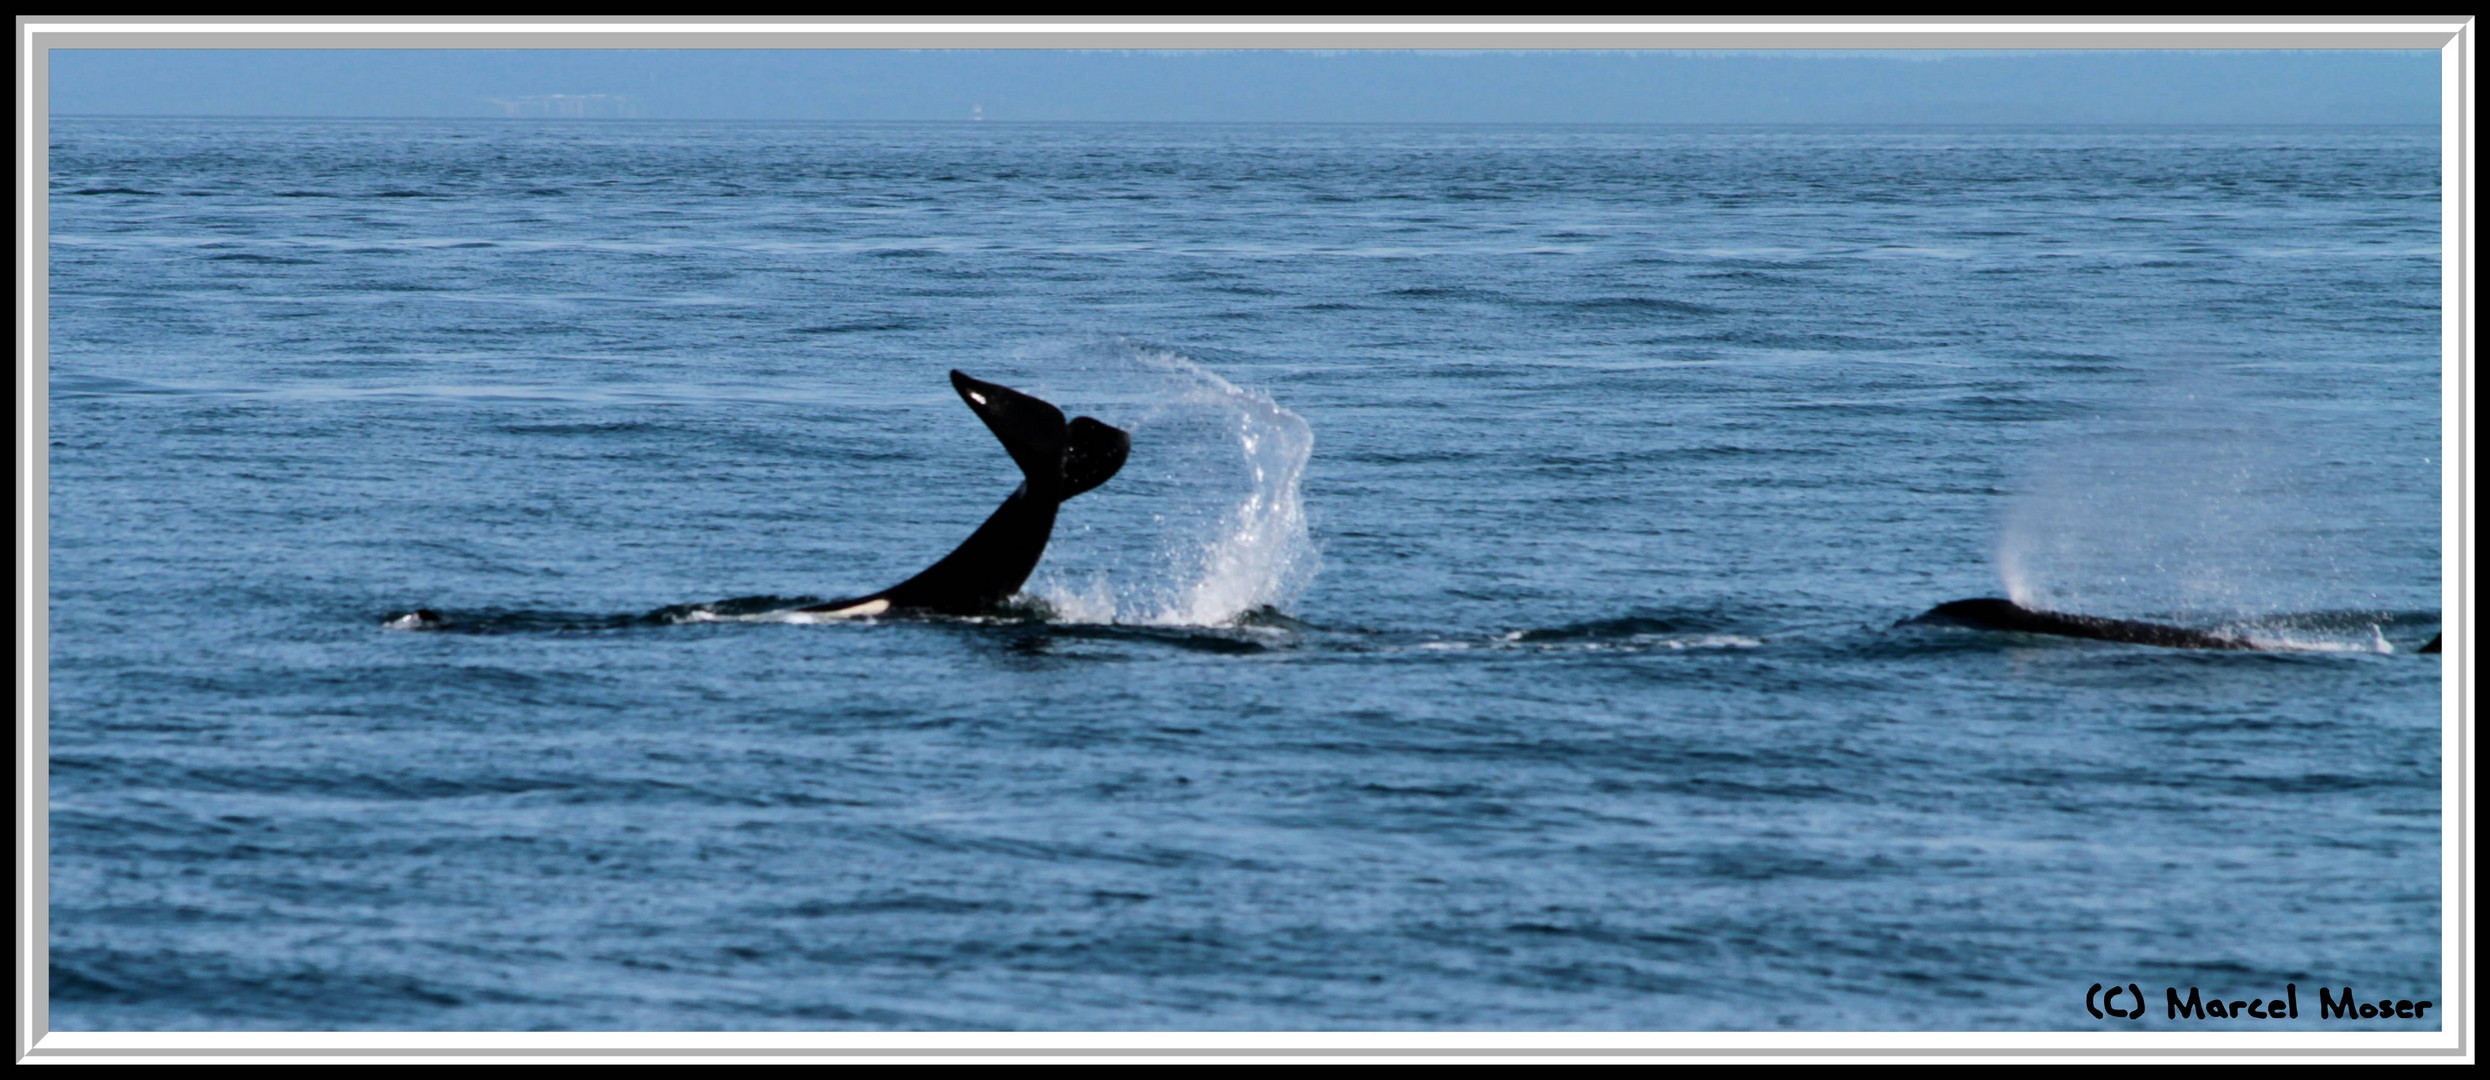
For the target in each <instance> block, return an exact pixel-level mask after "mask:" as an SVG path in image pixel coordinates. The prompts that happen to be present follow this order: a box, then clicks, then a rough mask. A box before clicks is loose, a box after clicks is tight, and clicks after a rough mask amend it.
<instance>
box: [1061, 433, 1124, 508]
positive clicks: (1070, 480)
mask: <svg viewBox="0 0 2490 1080" xmlns="http://www.w3.org/2000/svg"><path fill="white" fill-rule="evenodd" d="M1066 432H1067V435H1068V438H1067V440H1066V443H1065V446H1064V453H1063V484H1064V487H1063V497H1064V498H1067V499H1069V498H1071V497H1073V496H1075V495H1078V494H1080V493H1082V492H1084V491H1088V490H1089V489H1091V488H1094V487H1097V486H1098V485H1100V484H1103V483H1106V482H1107V481H1108V480H1109V479H1111V478H1113V477H1114V476H1115V473H1116V470H1118V469H1121V468H1123V467H1124V458H1125V457H1126V456H1127V455H1129V454H1131V453H1132V452H1133V437H1132V436H1130V435H1127V434H1125V433H1124V430H1123V429H1122V428H1116V427H1109V426H1107V425H1106V424H1102V423H1100V422H1098V421H1096V420H1092V419H1090V418H1089V417H1086V416H1083V417H1080V418H1077V419H1075V420H1073V421H1072V423H1071V425H1070V427H1069V428H1067V429H1066Z"/></svg>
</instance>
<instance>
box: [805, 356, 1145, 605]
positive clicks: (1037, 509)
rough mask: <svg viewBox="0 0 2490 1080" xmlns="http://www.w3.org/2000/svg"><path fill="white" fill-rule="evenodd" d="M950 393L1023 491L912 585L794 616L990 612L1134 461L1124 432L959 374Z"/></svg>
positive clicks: (954, 374) (903, 584)
mask: <svg viewBox="0 0 2490 1080" xmlns="http://www.w3.org/2000/svg"><path fill="white" fill-rule="evenodd" d="M951 386H952V389H955V390H957V391H959V393H960V400H962V401H965V402H967V403H968V407H969V409H970V411H972V412H975V413H976V414H977V418H978V419H980V420H983V421H985V422H986V427H987V429H988V430H991V431H993V432H994V437H995V438H997V439H1000V440H1002V442H1003V449H1004V450H1005V451H1007V452H1009V453H1010V454H1011V456H1012V460H1013V461H1014V462H1017V463H1019V465H1020V472H1021V475H1022V477H1023V479H1022V481H1021V484H1020V487H1019V488H1018V489H1017V490H1015V491H1013V492H1012V493H1011V497H1009V498H1007V499H1004V500H1003V505H1002V506H1001V507H999V508H997V509H996V510H995V511H994V514H993V516H991V517H988V518H987V519H986V523H985V524H983V525H980V526H978V527H977V531H976V532H974V533H970V534H969V537H968V539H967V540H966V541H965V542H963V543H961V544H960V546H959V548H958V549H956V550H954V551H952V552H951V554H949V555H945V556H943V557H942V560H941V561H940V562H937V563H935V564H934V565H932V566H929V567H926V568H925V569H924V570H923V571H922V572H920V573H918V574H917V575H916V576H915V577H912V578H909V579H908V580H906V581H902V582H900V583H899V584H897V585H893V586H891V587H890V588H887V589H884V590H882V591H881V592H878V593H874V594H872V595H870V596H859V597H854V598H851V599H847V600H832V601H830V602H828V603H824V604H814V605H812V606H810V607H803V608H797V609H795V610H797V611H800V612H805V613H808V614H814V615H820V616H823V617H826V618H850V617H864V616H871V615H881V614H885V613H891V612H913V613H920V614H935V615H976V614H980V613H983V612H987V611H992V610H993V609H994V608H995V606H996V605H998V604H1001V603H1002V602H1003V601H1005V600H1008V599H1010V598H1011V596H1012V594H1013V593H1016V592H1019V591H1020V586H1021V583H1023V582H1026V581H1028V580H1029V573H1030V571H1033V570H1035V569H1037V564H1038V558H1039V556H1042V555H1044V554H1045V553H1046V541H1047V539H1048V538H1049V537H1051V536H1052V535H1053V534H1054V531H1055V511H1056V510H1057V509H1058V508H1060V507H1061V506H1062V505H1063V504H1064V501H1065V500H1067V499H1070V498H1072V497H1073V496H1075V495H1078V494H1080V493H1082V492H1084V491H1088V490H1090V489H1091V488H1095V487H1097V486H1098V485H1100V484H1103V483H1106V482H1107V480H1108V479H1109V478H1110V477H1113V476H1114V475H1115V473H1116V470H1118V469H1121V468H1123V467H1124V459H1125V457H1126V456H1127V455H1128V454H1130V453H1131V451H1132V436H1130V435H1129V434H1127V433H1125V432H1124V431H1123V430H1122V429H1119V428H1114V427H1110V426H1108V425H1106V424H1104V423H1101V422H1099V421H1097V420H1093V419H1091V418H1089V417H1086V416H1084V417H1080V418H1078V419H1075V420H1072V421H1069V422H1067V421H1065V420H1064V418H1063V410H1061V409H1058V408H1056V407H1054V406H1053V405H1050V404H1048V403H1046V402H1044V401H1041V400H1039V399H1037V398H1034V397H1030V396H1029V395H1027V394H1023V393H1021V392H1019V391H1017V390H1012V389H1009V388H1006V387H1001V386H996V385H995V384H993V383H990V382H982V381H979V380H977V379H972V378H969V377H968V376H966V375H964V374H961V373H960V372H957V371H954V372H952V373H951Z"/></svg>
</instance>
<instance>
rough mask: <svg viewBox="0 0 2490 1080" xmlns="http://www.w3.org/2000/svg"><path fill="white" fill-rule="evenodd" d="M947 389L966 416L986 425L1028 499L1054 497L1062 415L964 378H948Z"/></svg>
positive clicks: (1011, 392) (1014, 393)
mask: <svg viewBox="0 0 2490 1080" xmlns="http://www.w3.org/2000/svg"><path fill="white" fill-rule="evenodd" d="M951 388H952V389H954V390H957V391H959V392H960V400H962V401H965V402H967V403H968V408H969V411H971V412H974V413H976V414H977V418H978V419H980V420H983V421H985V422H986V430H988V431H991V432H994V437H995V438H996V439H999V440H1001V441H1002V443H1003V449H1004V451H1005V452H1007V453H1009V454H1011V456H1012V461H1014V462H1015V463H1017V464H1019V466H1020V472H1021V475H1023V476H1026V477H1028V480H1029V490H1030V492H1031V493H1032V494H1040V495H1047V496H1053V495H1054V494H1055V490H1056V489H1057V488H1060V487H1061V486H1062V485H1063V459H1064V449H1065V443H1066V439H1067V431H1066V427H1067V425H1066V424H1065V423H1064V420H1063V410H1062V409H1058V408H1056V407H1054V406H1053V405H1051V404H1048V403H1047V402H1045V401H1043V400H1040V399H1038V398H1033V397H1030V396H1029V395H1027V394H1024V393H1021V392H1020V391H1018V390H1014V389H1011V388H1010V387H1006V386H996V385H995V384H993V383H990V382H985V381H983V380H980V379H972V378H969V377H968V376H967V375H966V374H965V373H962V372H959V371H953V372H952V373H951Z"/></svg>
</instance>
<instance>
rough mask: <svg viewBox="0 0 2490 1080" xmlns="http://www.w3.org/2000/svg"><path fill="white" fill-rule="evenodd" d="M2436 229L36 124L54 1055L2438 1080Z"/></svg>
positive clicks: (1981, 142) (616, 145) (559, 130)
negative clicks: (213, 1035)
mask: <svg viewBox="0 0 2490 1080" xmlns="http://www.w3.org/2000/svg"><path fill="white" fill-rule="evenodd" d="M2438 160H2439V158H2438V144H2437V136H2436V133H2435V132H2434V131H2431V130H2427V129H2341V128H2204V129H2199V128H2052V129H2020V128H1916V129H1915V128H1658V127H1655V128H1634V127H1619V128H1538V127H1416V126H1412V127H1395V126H1372V127H1351V126H1302V127H1289V126H1182V125H1167V126H1148V125H1136V126H1115V125H1004V124H984V125H979V124H919V125H902V124H687V123H655V122H651V123H634V122H613V123H593V122H582V123H559V122H514V121H420V122H419V121H404V122H393V121H353V122H349V121H285V120H259V121H242V120H232V121H225V120H173V119H80V118H56V119H54V120H53V121H52V128H51V151H50V170H51V171H50V177H49V180H50V203H49V206H50V215H51V216H50V224H51V235H50V260H51V261H50V278H49V286H50V297H51V309H50V335H51V337H50V343H51V351H50V357H49V365H50V366H49V388H50V389H49V398H48V403H47V404H48V408H49V439H50V458H49V468H50V487H49V498H50V520H49V545H50V546H49V559H50V562H49V572H50V578H49V592H48V596H47V598H46V599H47V600H48V604H49V613H48V617H49V627H50V638H49V649H50V662H51V666H50V724H51V727H50V749H51V760H50V783H51V818H50V830H51V832H50V835H51V1009H52V1012H51V1018H52V1026H53V1027H54V1028H55V1029H60V1030H82V1029H85V1030H116V1029H200V1028H207V1029H216V1028H255V1029H692V1030H702V1029H1044V1030H1101V1029H1185V1030H1237V1029H1389V1030H1408V1029H1420V1030H1426V1029H1513V1030H1681V1029H1692V1030H1707V1029H1781V1028H1791V1029H1888V1028H1890V1029H1920V1030H1940V1031H1943V1030H1962V1029H2070V1030H2094V1029H2104V1028H2106V1029H2111V1030H2237V1029H2242V1028H2261V1029H2285V1028H2291V1029H2312V1030H2355V1029H2362V1030H2365V1029H2372V1028H2402V1029H2413V1028H2421V1029H2435V1028H2437V1027H2438V1026H2439V1018H2438V1017H2439V1013H2438V1012H2437V1011H2435V1010H2434V1011H2432V1012H2431V1013H2429V1014H2428V1015H2427V1017H2425V1018H2419V1019H2411V1020H2391V1019H2390V1020H2373V1021H2344V1020H2320V1019H2318V1017H2317V1010H2316V1008H2315V1004H2314V995H2315V993H2316V990H2317V988H2318V987H2320V986H2325V987H2331V988H2336V989H2337V990H2339V989H2340V988H2341V987H2345V986H2350V987H2353V988H2355V990H2356V992H2357V993H2358V994H2359V995H2360V996H2361V998H2362V999H2363V1000H2371V999H2375V998H2379V997H2384V998H2389V999H2392V998H2409V999H2440V998H2442V997H2443V995H2442V994H2441V993H2440V980H2441V975H2442V973H2441V971H2440V963H2439V956H2440V953H2439V932H2440V920H2441V907H2440V902H2441V897H2440V894H2439V881H2440V870H2441V866H2440V857H2439V852H2440V828H2441V816H2440V815H2441V806H2440V799H2439V788H2440V777H2441V768H2442V764H2443V763H2442V761H2441V760H2440V746H2441V742H2440V727H2439V715H2440V712H2439V708H2440V707H2439V701H2440V692H2441V671H2440V662H2439V658H2438V657H2436V656H2433V655H2425V654H2417V653H2416V652H2415V651H2414V650H2415V649H2416V648H2417V647H2419V646H2420V645H2421V644H2422V643H2424V642H2426V641H2427V640H2429V639H2430V637H2431V636H2432V635H2434V634H2435V633H2437V631H2438V620H2439V618H2440V612H2439V609H2438V604H2439V596H2440V570H2439V568H2440V556H2441V552H2440V550H2439V532H2438V530H2439V521H2440V513H2439V511H2440V507H2439V494H2438V493H2439V477H2440V475H2441V466H2440V458H2439V455H2440V445H2441V444H2440V430H2439V421H2438V416H2439V411H2438V410H2439V395H2440V383H2439V371H2440V360H2439V356H2440V353H2439V343H2440V329H2439V296H2440V292H2439V288H2440V285H2439V281H2440V248H2439V238H2438V229H2439V179H2438V175H2437V166H2438ZM954 368H957V369H961V370H964V371H967V372H968V373H970V374H972V375H975V376H977V377H980V378H984V379H988V380H992V381H996V382H1000V383H1003V384H1005V385H1008V386H1013V387H1015V388H1018V389H1021V390H1025V391H1027V392H1030V393H1034V394H1038V395H1040V396H1042V397H1045V398H1047V399H1049V400H1051V401H1054V402H1056V403H1057V404H1059V405H1061V406H1063V407H1064V409H1065V410H1066V411H1067V413H1071V414H1076V415H1078V414H1086V415H1093V416H1096V417H1098V418H1100V419H1103V420H1105V421H1107V422H1109V423H1113V424H1116V425H1118V426H1122V427H1125V428H1128V429H1129V430H1130V431H1131V432H1132V433H1133V445H1134V449H1133V455H1132V459H1131V463H1130V464H1129V465H1128V466H1127V467H1126V469H1125V471H1124V472H1123V473H1122V474H1121V475H1120V476H1118V477H1117V478H1116V479H1115V480H1114V481H1112V482H1111V483H1109V484H1108V485H1106V486H1105V487H1103V488H1101V489H1099V490H1098V491H1096V492H1093V493H1091V494H1088V495H1084V496H1082V497H1080V498H1078V499H1076V500H1074V501H1073V502H1071V503H1069V504H1067V505H1066V506H1065V508H1064V512H1063V515H1062V518H1061V520H1060V522H1059V524H1058V526H1057V530H1056V534H1055V538H1054V543H1053V545H1052V546H1051V547H1050V548H1049V551H1048V554H1047V557H1046V560H1045V562H1044V563H1043V564H1042V565H1041V567H1040V568H1039V571H1038V573H1037V575H1036V576H1035V577H1033V578H1032V579H1031V581H1030V583H1029V586H1028V589H1027V592H1026V595H1024V597H1023V598H1022V599H1021V600H1019V601H1018V602H1016V603H1015V604H1014V605H1013V606H1012V607H1011V608H1010V609H1009V610H1008V611H1006V612H1003V613H1000V614H998V615H997V616H995V617H992V618H983V619H972V620H957V619H954V620H899V619H883V620H867V621H862V622H856V623H848V624H837V625H802V624H795V623H791V622H788V621H785V620H778V619H770V618H766V617H764V618H720V617H717V615H718V614H719V613H724V614H726V615H736V614H744V615H752V614H756V613H764V614H765V613H766V612H768V611H771V610H775V609H778V608H781V607H785V606H792V605H793V602H794V601H795V600H796V599H797V598H803V597H835V596H850V595H857V594H860V593H867V592H871V591H873V590H876V589H880V588H882V587H885V586H887V585H889V584H892V583H894V582H896V581H898V580H899V579H901V578H903V577H906V576H907V575H909V574H911V573H913V572H915V571H916V570H917V569H919V568H921V567H923V566H924V565H926V564H928V563H930V562H932V561H933V560H934V559H935V558H937V557H939V556H941V555H942V554H944V553H945V552H947V551H949V550H950V549H951V547H952V546H953V545H955V544H956V543H958V542H959V540H960V539H962V538H963V537H965V536H966V535H967V533H968V532H969V530H971V529H972V528H974V527H975V525H976V524H977V523H978V522H979V521H981V520H982V519H983V518H984V516H985V514H986V513H988V512H989V511H990V510H991V509H992V508H993V506H994V505H995V504H996V503H997V502H999V501H1000V500H1001V498H1002V497H1003V496H1004V495H1005V494H1007V493H1008V492H1009V491H1010V490H1011V488H1012V486H1013V484H1014V483H1016V482H1017V479H1018V477H1017V472H1016V470H1015V469H1014V467H1013V466H1012V464H1011V462H1010V460H1009V459H1008V458H1007V457H1006V456H1005V455H1004V454H1003V452H1002V449H1001V447H1000V446H999V445H997V444H996V443H995V442H994V440H993V439H992V438H991V437H990V436H989V435H988V434H987V433H986V431H985V430H984V428H983V427H982V426H981V425H980V424H979V423H978V422H977V420H976V419H975V418H974V417H973V416H972V415H971V414H970V413H969V412H968V411H967V410H966V409H965V408H963V407H962V406H961V405H960V403H959V401H958V399H957V398H956V397H954V396H953V394H952V392H951V390H950V388H949V386H948V384H947V382H946V380H945V373H946V372H947V371H949V370H951V369H954ZM1989 595H2010V596H2013V597H2015V598H2017V599H2020V600H2023V601H2024V602H2026V603H2029V604H2032V605H2034V606H2045V607H2052V608H2057V609H2061V610H2069V611H2079V612H2085V613H2090V614H2097V615H2107V616H2115V617H2120V618H2143V619H2154V620H2159V621H2165V622H2173V623H2181V624H2185V625H2190V626H2198V627H2206V628H2225V629H2228V630H2230V631H2234V632H2240V633H2247V634H2250V635H2252V636H2255V637H2257V638H2258V639H2260V640H2262V641H2264V642H2266V643H2268V644H2270V645H2274V646H2276V648H2275V649H2273V650H2271V651H2261V652H2252V653H2220V654H2215V653H2201V652H2190V651H2180V650H2165V649H2156V648H2151V647H2146V646H2136V645H2122V644H2113V643H2104V642H2091V641H2074V640H2062V639H2051V638H2040V637H2029V636H2019V635H2010V634H1998V633H1986V632H1980V631H1974V630H1968V629H1963V628H1946V627H1935V626H1928V625H1920V624H1908V623H1904V624H1902V625H1897V623H1900V622H1901V621H1902V620H1906V619H1908V618H1910V617H1911V616H1914V615H1916V614H1918V613H1920V612H1922V611H1924V610H1926V609H1927V608H1929V607H1931V606H1933V605H1935V604H1937V603H1939V602H1942V601H1947V600H1953V599H1959V598H1963V597H1972V596H1989ZM750 597H771V598H779V599H774V600H760V601H747V602H745V603H742V604H738V605H726V606H722V607H716V608H707V609H704V608H699V607H696V606H692V605H700V604H703V603H708V602H715V601H721V600H727V599H730V598H750ZM417 607H423V608H430V609H434V610H437V611H439V612H442V613H443V615H444V616H445V618H446V619H447V622H446V623H445V624H444V625H443V626H442V627H441V628H439V629H436V630H429V631H420V632H417V631H408V630H402V629H393V628H391V627H390V626H389V625H388V623H389V620H391V619H392V618H393V617H394V616H397V615H400V614H403V613H405V612H407V611H409V610H411V609H414V608H417ZM2128 983H2135V984H2138V985H2140V986H2141V987H2142V989H2143V991H2144V993H2145V994H2146V996H2147V999H2148V1002H2149V1003H2151V1004H2152V1005H2153V1006H2154V1007H2153V1008H2151V1009H2150V1010H2149V1015H2148V1016H2147V1017H2146V1018H2144V1019H2141V1020H2116V1019H2111V1020H2100V1019H2095V1018H2093V1017H2092V1016H2091V1015H2090V1014H2089V1013H2088V1012H2087V1010H2086V1006H2085V998H2086V994H2087V988H2088V987H2090V986H2092V985H2093V984H2109V985H2123V984H2128ZM2286 985H2290V986H2295V987H2296V993H2297V994H2298V996H2299V998H2300V999H2301V1005H2302V1007H2303V1011H2302V1015H2301V1016H2300V1018H2298V1019H2296V1020H2284V1021H2262V1020H2237V1021H2226V1020H2220V1019H2215V1020H2209V1021H2200V1020H2171V1019H2168V1018H2167V1017H2166V1016H2165V1015H2164V1012H2163V1010H2162V1009H2161V1008H2160V1007H2159V1003H2160V1001H2161V995H2162V992H2163V988H2164V987H2177V988H2179V989H2180V991H2181V992H2182V993H2184V992H2185V991H2186V989H2187V988H2189V987H2199V988H2201V989H2202V991H2203V993H2204V994H2205V995H2206V996H2207V997H2209V998H2224V999H2237V998H2248V997H2270V996H2280V995H2282V994H2284V993H2285V987H2286Z"/></svg>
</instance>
